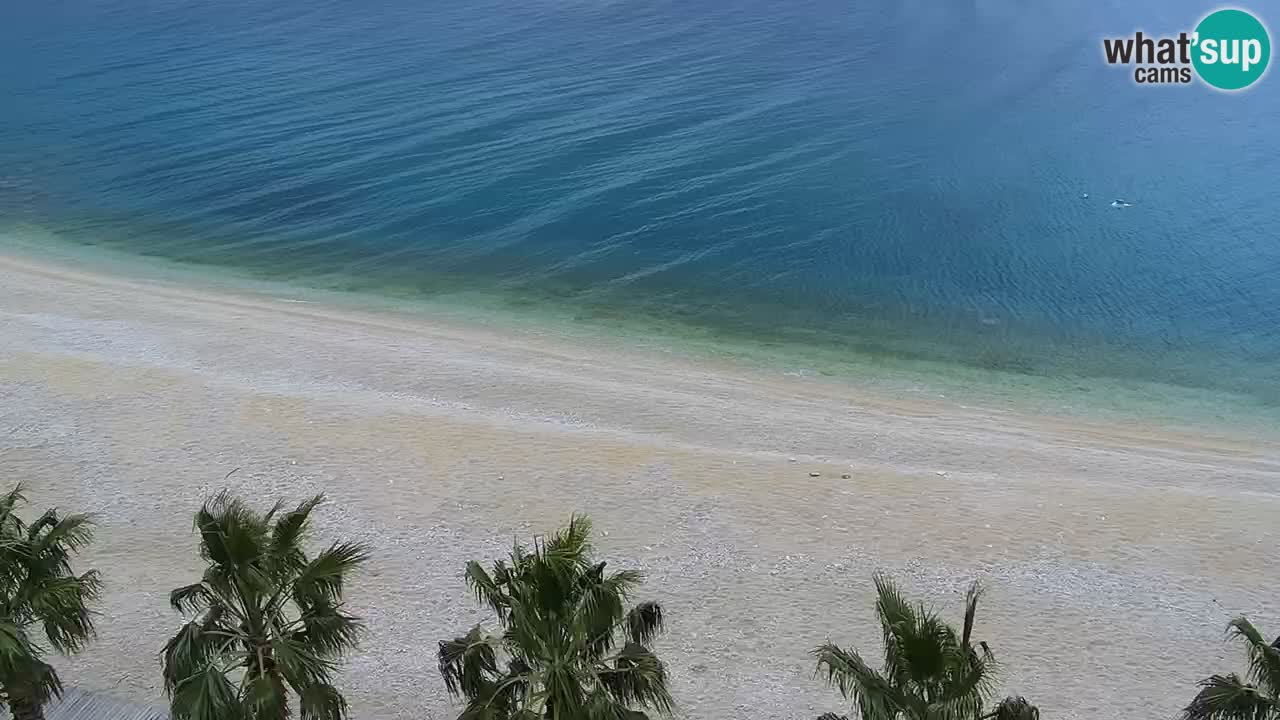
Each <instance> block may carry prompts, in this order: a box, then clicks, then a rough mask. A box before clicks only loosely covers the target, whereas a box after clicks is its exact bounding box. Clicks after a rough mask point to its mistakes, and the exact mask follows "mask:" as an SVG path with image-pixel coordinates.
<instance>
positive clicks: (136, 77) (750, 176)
mask: <svg viewBox="0 0 1280 720" xmlns="http://www.w3.org/2000/svg"><path fill="white" fill-rule="evenodd" d="M1212 7H1216V5H1211V4H1206V3H1197V2H1188V1H1186V0H1173V1H1169V0H1159V1H1157V0H1148V1H1146V2H1121V1H1120V0H1116V1H1114V2H1093V1H1091V2H1086V3H1050V2H1024V1H1015V0H957V1H953V2H920V1H913V0H892V1H890V0H872V1H871V2H848V1H847V0H846V1H841V2H837V1H835V0H789V1H788V2H780V1H778V0H768V1H765V0H738V1H735V2H727V1H721V0H707V1H699V0H695V1H693V2H690V1H688V0H683V1H681V2H672V1H670V0H646V1H644V2H640V1H638V0H620V1H616V2H610V1H607V0H525V1H524V2H511V1H509V0H501V1H495V0H471V1H469V2H440V1H437V0H367V1H366V2H351V1H343V2H336V1H331V0H270V1H269V2H268V1H266V0H219V1H218V2H195V1H194V0H41V1H40V2H17V1H15V2H5V3H3V4H0V226H3V228H4V231H5V232H8V233H10V234H14V233H22V232H28V231H33V229H38V230H39V231H41V232H47V233H51V234H53V235H55V236H58V237H61V238H64V239H65V240H68V241H71V242H74V243H92V244H97V245H105V246H110V247H115V248H118V249H123V250H126V251H128V252H136V253H142V254H148V255H157V256H161V257H167V258H173V259H178V260H182V261H187V262H194V263H205V264H214V265H225V266H229V267H233V268H238V269H241V270H243V271H248V272H252V273H254V274H256V275H265V276H269V277H279V278H285V279H290V280H295V281H303V282H311V283H315V284H317V285H322V286H326V287H342V288H348V289H357V290H362V291H371V292H384V293H389V294H393V295H397V296H405V295H408V296H413V295H421V296H424V297H428V296H430V297H438V296H444V295H447V294H451V293H459V292H463V291H465V292H468V293H476V292H483V293H488V294H491V296H493V297H496V298H500V299H502V301H503V302H508V303H509V304H510V305H511V306H512V307H513V308H516V307H522V308H527V307H530V306H537V305H538V304H540V303H545V304H554V305H556V306H558V307H569V308H572V309H573V311H574V312H575V313H577V314H578V317H580V318H582V319H583V320H585V321H591V320H598V321H601V322H606V323H608V322H613V321H615V320H618V319H634V318H647V319H649V320H653V321H660V322H670V323H672V324H673V325H680V326H684V327H689V328H697V329H699V331H700V332H710V333H714V334H715V335H716V336H723V338H724V339H725V341H726V342H731V341H732V340H733V338H742V337H750V338H755V339H761V338H763V339H766V340H771V341H777V342H787V343H791V344H792V345H793V346H794V347H804V346H805V345H806V344H808V345H812V346H813V347H819V346H821V347H824V348H827V349H828V350H830V349H831V348H834V349H836V350H838V351H844V350H848V351H850V352H851V353H853V352H857V353H863V354H872V355H876V356H879V357H884V358H893V357H902V358H914V359H921V358H923V359H936V360H943V361H954V362H958V363H963V364H966V365H973V366H976V367H982V368H992V369H996V370H1009V371H1012V372H1016V373H1022V374H1027V375H1033V376H1034V375H1042V376H1073V377H1074V376H1090V375H1094V376H1103V377H1111V378H1132V379H1135V380H1141V379H1146V380H1157V381H1162V382H1169V383H1173V384H1178V385H1185V386H1191V387H1200V388H1209V389H1214V390H1230V391H1233V392H1234V393H1237V394H1243V395H1245V396H1248V397H1249V398H1252V400H1253V401H1255V402H1258V403H1261V404H1263V405H1271V406H1275V405H1277V404H1280V200H1278V199H1277V195H1276V193H1277V191H1278V190H1280V134H1278V131H1280V77H1278V76H1277V75H1276V71H1275V70H1274V69H1273V71H1272V72H1271V73H1270V75H1269V76H1268V77H1266V78H1264V79H1263V80H1262V82H1261V83H1260V84H1259V85H1257V86H1255V87H1254V88H1253V89H1251V90H1249V91H1247V92H1244V93H1237V94H1233V95H1229V94H1222V93H1217V92H1214V91H1212V90H1209V89H1208V88H1206V87H1205V86H1203V85H1194V86H1190V87H1188V86H1169V87H1139V86H1136V85H1134V84H1133V82H1132V80H1131V79H1130V75H1129V74H1128V73H1127V71H1126V70H1124V69H1122V68H1111V67H1107V66H1106V65H1104V64H1103V62H1102V52H1101V46H1100V40H1101V38H1102V37H1103V36H1104V35H1115V36H1118V35H1123V34H1129V33H1132V32H1133V31H1134V30H1135V29H1137V28H1142V29H1144V30H1146V31H1148V32H1149V33H1160V32H1167V33H1175V32H1177V31H1180V30H1190V29H1191V28H1192V27H1193V26H1194V24H1195V22H1196V21H1197V20H1198V19H1199V18H1200V17H1201V16H1202V15H1204V14H1205V13H1206V12H1207V11H1208V10H1210V9H1212ZM1254 9H1255V10H1258V11H1261V12H1262V13H1263V16H1264V19H1266V17H1265V12H1266V10H1267V9H1268V8H1267V7H1255V8H1254ZM1271 21H1272V22H1273V23H1276V25H1274V26H1276V27H1280V13H1278V14H1277V15H1276V17H1273V18H1271ZM1086 193H1087V194H1088V197H1084V194H1086ZM1116 198H1123V199H1125V200H1127V201H1129V202H1131V203H1133V205H1132V207H1126V208H1113V207H1111V202H1112V200H1114V199H1116Z"/></svg>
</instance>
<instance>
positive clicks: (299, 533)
mask: <svg viewBox="0 0 1280 720" xmlns="http://www.w3.org/2000/svg"><path fill="white" fill-rule="evenodd" d="M323 502H324V495H323V494H321V495H316V496H314V497H312V498H310V499H308V500H305V501H303V502H301V503H299V504H298V507H296V508H294V509H293V510H291V511H289V512H287V513H285V514H284V515H282V516H280V517H279V518H278V519H276V521H275V526H274V527H273V528H272V531H271V554H272V556H273V557H274V558H276V560H278V561H280V562H283V563H285V564H286V565H289V566H292V567H300V566H301V565H302V563H303V555H302V541H303V540H304V539H305V537H306V534H307V528H308V526H309V524H310V519H311V511H312V510H315V509H316V508H317V507H319V506H320V504H321V503H323ZM277 507H279V505H277ZM275 512H277V511H276V510H275V509H273V511H272V512H269V513H267V516H266V520H267V522H270V521H271V519H272V518H273V517H274V515H275Z"/></svg>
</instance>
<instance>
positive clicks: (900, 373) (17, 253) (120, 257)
mask: <svg viewBox="0 0 1280 720" xmlns="http://www.w3.org/2000/svg"><path fill="white" fill-rule="evenodd" d="M0 255H8V256H11V257H20V258H25V259H28V260H31V261H33V262H36V263H46V264H52V265H55V266H58V267H62V268H78V269H80V270H84V271H88V272H90V273H103V272H105V273H106V274H109V275H112V276H114V277H117V278H136V279H139V280H144V281H150V282H153V283H160V284H165V285H179V286H184V287H195V288H205V289H209V290H215V291H223V292H228V293H232V294H250V295H253V296H255V297H259V296H260V297H264V298H274V299H277V300H281V301H286V302H293V303H297V304H299V305H318V306H324V307H329V308H342V309H345V310H352V311H357V312H371V313H374V314H378V315H382V316H395V317H398V318H400V319H402V320H405V321H407V322H410V323H412V322H415V321H417V320H420V319H423V318H430V319H431V321H433V322H439V321H441V320H442V319H444V320H448V321H449V322H451V323H454V324H456V325H459V326H463V327H492V328H497V329H498V331H499V332H501V333H513V332H514V333H517V334H523V333H529V334H530V335H531V336H537V337H552V338H556V339H558V340H561V341H564V342H568V343H587V344H598V343H605V344H607V345H609V346H611V347H614V348H616V349H617V350H618V351H619V352H624V353H625V352H642V353H643V352H657V353H658V354H659V355H660V356H663V357H667V356H671V357H681V358H684V359H686V360H689V361H691V362H696V363H703V364H711V365H717V366H724V367H726V368H728V369H730V370H731V371H750V372H760V373H764V374H766V375H775V374H785V375H788V376H799V377H810V378H813V379H815V380H818V381H823V382H829V383H833V384H838V385H847V386H852V387H853V388H855V389H857V390H858V391H859V392H861V393H867V392H872V393H877V394H883V395H888V396H891V397H895V398H901V397H903V396H904V394H908V395H911V396H914V395H918V396H920V397H922V398H926V399H927V398H933V397H937V398H941V399H946V400H947V401H948V402H946V403H944V405H954V404H956V403H960V404H962V405H975V406H979V407H981V408H984V409H987V410H990V411H1000V412H1013V413H1027V414H1032V415H1037V416H1052V417H1061V418H1064V419H1065V418H1072V419H1076V420H1079V421H1082V422H1086V423H1092V422H1097V421H1099V420H1101V421H1104V422H1107V423H1111V424H1116V425H1128V424H1129V423H1132V422H1139V423H1142V424H1144V425H1150V424H1155V425H1158V426H1161V427H1163V428H1167V429H1176V430H1180V431H1182V432H1184V433H1186V434H1194V435H1200V434H1203V433H1204V432H1206V430H1208V429H1209V428H1213V429H1214V432H1215V434H1219V435H1227V434H1232V435H1246V436H1249V437H1251V438H1253V439H1257V440H1272V439H1280V433H1277V432H1276V428H1278V427H1280V406H1277V405H1272V404H1270V403H1267V402H1265V401H1263V400H1261V399H1259V398H1257V397H1253V396H1249V395H1245V394H1241V393H1239V392H1236V391H1233V390H1229V389H1223V388H1208V387H1199V386H1189V385H1181V384H1177V383H1172V382H1161V381H1157V380H1154V379H1143V378H1136V377H1122V376H1110V375H1081V374H1076V373H1072V372H1064V373H1060V374H1053V373H1049V372H1039V371H1034V372H1024V371H1017V370H1007V369H1006V370H1002V369H990V368H980V367H976V366H973V365H970V364H963V363H959V362H955V361H952V360H944V359H927V358H918V357H917V358H913V357H906V356H898V355H893V354H891V355H880V354H867V353H864V352H860V351H857V350H849V349H847V348H843V347H839V346H835V345H831V344H829V343H818V342H814V343H806V342H794V343H793V342H785V341H783V340H781V339H780V338H768V337H761V338H757V337H752V336H735V335H723V334H720V333H718V332H717V331H715V330H713V329H711V328H708V327H702V326H700V325H687V324H684V323H681V322H667V321H662V320H659V319H657V318H654V317H649V316H647V315H643V314H642V315H638V316H635V317H629V316H618V317H613V318H605V319H599V318H594V317H593V314H592V311H591V310H589V309H587V310H585V311H584V310H583V309H582V308H577V307H576V306H574V305H572V304H563V305H561V304H558V303H554V302H532V301H531V302H528V303H526V302H517V301H516V300H514V299H513V298H510V297H507V296H504V295H501V294H498V295H491V294H488V293H485V292H481V293H470V294H468V293H458V292H446V293H443V294H442V295H440V296H427V295H416V294H409V295H395V294H386V293H382V292H379V291H378V290H376V289H368V288H366V289H350V288H346V287H343V288H341V289H336V288H334V287H326V286H325V285H324V284H323V282H321V280H322V278H308V277H300V278H294V279H291V280H281V279H277V278H274V277H273V276H271V275H270V274H269V273H268V274H266V275H264V274H262V273H261V272H258V271H252V270H249V269H246V268H238V267H230V266H223V265H203V264H188V263H184V262H181V261H178V260H173V259H169V258H166V257H161V256H150V255H139V254H136V253H133V252H130V251H126V250H120V249H117V248H111V247H102V246H95V245H84V244H81V243H78V242H73V241H66V240H61V239H59V238H58V237H57V236H56V235H51V234H46V235H41V234H39V233H35V234H34V235H32V234H22V235H19V234H15V233H14V232H13V231H12V230H9V231H0Z"/></svg>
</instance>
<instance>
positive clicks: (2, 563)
mask: <svg viewBox="0 0 1280 720" xmlns="http://www.w3.org/2000/svg"><path fill="white" fill-rule="evenodd" d="M25 502H26V496H25V488H24V487H23V485H21V484H18V485H16V486H15V487H14V488H13V489H12V490H10V491H9V492H8V493H6V494H4V495H2V496H0V694H2V695H3V697H4V698H5V699H6V700H7V701H8V703H9V706H10V710H11V711H12V714H13V715H14V716H15V717H29V716H31V715H32V714H36V713H38V712H39V708H40V707H41V706H43V705H44V704H45V703H46V702H48V701H49V700H50V699H52V698H54V697H58V696H59V695H61V693H62V682H61V680H60V679H59V677H58V673H57V671H55V670H54V668H53V666H51V665H50V664H49V663H47V662H45V660H44V655H45V649H44V648H43V647H42V642H44V641H47V642H48V646H49V647H51V648H52V649H53V650H56V651H58V652H62V653H74V652H78V651H79V650H81V649H83V648H84V646H85V645H86V644H88V643H89V642H90V641H91V640H92V639H93V637H94V619H95V617H96V613H95V612H94V611H93V610H92V605H93V604H94V603H95V602H96V601H97V599H98V597H99V594H100V593H101V590H102V583H101V580H100V579H99V577H98V574H97V573H96V572H95V571H92V570H90V571H88V572H85V573H82V574H79V575H77V574H75V573H74V572H73V570H72V563H71V560H72V557H73V556H74V555H75V553H76V552H77V551H79V550H82V549H84V548H85V546H87V545H88V544H89V543H90V542H91V541H92V539H93V518H92V517H91V516H89V515H75V514H73V515H66V516H63V515H61V514H60V513H59V512H58V511H57V510H56V509H49V510H46V511H45V512H44V513H42V514H41V515H40V516H39V517H38V518H36V520H35V521H34V522H31V523H26V522H24V521H23V520H22V519H21V518H20V517H19V516H18V514H17V511H18V509H19V507H20V506H22V505H23V504H24V503H25Z"/></svg>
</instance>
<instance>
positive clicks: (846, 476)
mask: <svg viewBox="0 0 1280 720" xmlns="http://www.w3.org/2000/svg"><path fill="white" fill-rule="evenodd" d="M840 477H841V478H843V479H845V480H848V479H849V478H851V477H853V476H852V475H850V474H849V473H842V474H841V475H840Z"/></svg>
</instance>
